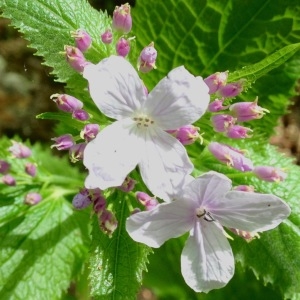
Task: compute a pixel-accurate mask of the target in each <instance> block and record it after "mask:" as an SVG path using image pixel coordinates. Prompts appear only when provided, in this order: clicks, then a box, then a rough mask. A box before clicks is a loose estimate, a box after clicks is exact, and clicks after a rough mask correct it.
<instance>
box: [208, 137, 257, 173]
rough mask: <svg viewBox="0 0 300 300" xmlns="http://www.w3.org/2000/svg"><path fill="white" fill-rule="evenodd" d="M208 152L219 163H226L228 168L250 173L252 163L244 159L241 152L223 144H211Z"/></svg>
mask: <svg viewBox="0 0 300 300" xmlns="http://www.w3.org/2000/svg"><path fill="white" fill-rule="evenodd" d="M208 150H209V151H210V152H211V153H212V154H213V156H214V157H215V158H216V159H218V160H219V161H221V162H223V163H226V164H227V166H228V167H233V168H234V169H237V170H239V171H242V172H246V171H252V170H253V163H252V161H251V160H250V159H249V158H247V157H245V156H244V154H243V152H242V151H240V150H238V149H235V148H232V147H230V146H228V145H225V144H220V143H217V142H212V143H210V144H209V145H208Z"/></svg>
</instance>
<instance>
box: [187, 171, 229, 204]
mask: <svg viewBox="0 0 300 300" xmlns="http://www.w3.org/2000/svg"><path fill="white" fill-rule="evenodd" d="M230 189H231V180H230V179H229V178H228V177H226V176H225V175H223V174H220V173H217V172H214V171H210V172H207V173H204V174H203V175H201V176H199V177H197V178H196V179H195V180H194V181H192V182H191V183H190V184H188V185H187V187H186V188H185V191H184V196H183V197H184V198H185V199H188V198H190V199H194V200H195V201H197V202H198V203H199V205H202V204H203V205H204V206H205V207H206V206H208V207H210V204H209V203H210V202H211V201H213V202H214V201H217V200H218V199H219V198H220V197H223V196H224V194H225V193H226V192H228V191H230Z"/></svg>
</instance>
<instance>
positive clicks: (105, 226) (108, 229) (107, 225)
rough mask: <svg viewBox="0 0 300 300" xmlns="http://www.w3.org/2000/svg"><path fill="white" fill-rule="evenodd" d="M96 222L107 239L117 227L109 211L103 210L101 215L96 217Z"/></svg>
mask: <svg viewBox="0 0 300 300" xmlns="http://www.w3.org/2000/svg"><path fill="white" fill-rule="evenodd" d="M98 221H99V226H100V229H101V230H102V231H103V232H104V233H106V234H108V236H109V237H111V236H112V234H113V233H114V231H115V230H116V229H117V227H118V221H117V219H116V217H115V215H114V214H113V213H112V212H111V211H109V210H104V211H103V212H102V214H101V215H100V216H98Z"/></svg>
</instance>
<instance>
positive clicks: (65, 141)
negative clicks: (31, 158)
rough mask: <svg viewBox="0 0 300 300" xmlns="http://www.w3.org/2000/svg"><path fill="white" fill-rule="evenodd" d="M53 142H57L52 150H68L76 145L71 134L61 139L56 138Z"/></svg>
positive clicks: (60, 137)
mask: <svg viewBox="0 0 300 300" xmlns="http://www.w3.org/2000/svg"><path fill="white" fill-rule="evenodd" d="M51 140H52V141H54V142H55V144H53V145H52V146H51V148H56V149H57V150H68V149H70V148H71V147H72V146H73V145H74V144H75V142H74V139H73V136H72V135H71V134H64V135H61V136H59V137H54V138H52V139H51Z"/></svg>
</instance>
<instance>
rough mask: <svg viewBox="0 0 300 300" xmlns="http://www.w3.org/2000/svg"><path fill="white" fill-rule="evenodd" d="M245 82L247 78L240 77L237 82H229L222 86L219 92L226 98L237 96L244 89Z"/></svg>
mask: <svg viewBox="0 0 300 300" xmlns="http://www.w3.org/2000/svg"><path fill="white" fill-rule="evenodd" d="M245 83H246V79H240V80H239V81H237V82H231V83H228V84H226V85H225V86H222V87H220V88H219V90H218V93H219V94H220V96H221V97H225V98H233V97H236V96H237V95H239V94H240V93H241V92H242V91H243V89H244V85H245Z"/></svg>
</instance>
